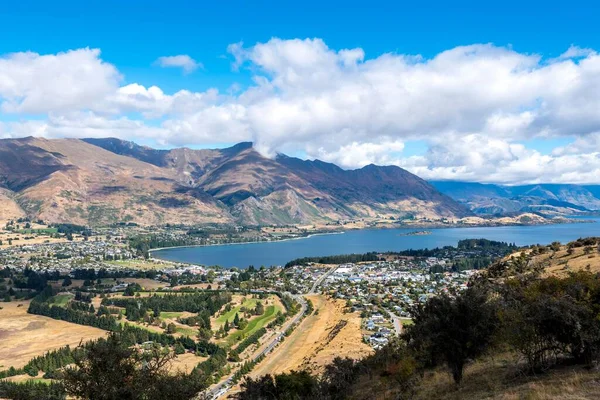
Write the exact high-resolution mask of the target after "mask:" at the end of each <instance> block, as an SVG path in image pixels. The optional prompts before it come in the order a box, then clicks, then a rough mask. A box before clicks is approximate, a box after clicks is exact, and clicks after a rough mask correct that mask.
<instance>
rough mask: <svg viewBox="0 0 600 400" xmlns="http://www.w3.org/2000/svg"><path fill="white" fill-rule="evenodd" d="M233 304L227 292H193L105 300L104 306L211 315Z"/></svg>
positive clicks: (103, 301) (103, 300)
mask: <svg viewBox="0 0 600 400" xmlns="http://www.w3.org/2000/svg"><path fill="white" fill-rule="evenodd" d="M230 302H231V293H227V292H193V293H185V294H165V295H162V296H159V295H157V294H154V295H152V296H149V297H139V298H135V299H130V298H129V299H128V298H109V297H107V298H104V299H102V305H106V306H109V305H110V306H117V307H123V308H127V307H130V306H132V305H133V306H135V307H139V308H140V309H142V310H157V311H158V312H161V311H168V312H181V311H187V312H192V313H198V312H201V311H207V312H208V313H210V315H213V314H214V313H216V312H217V311H218V310H219V309H220V308H221V307H222V306H224V305H225V304H227V303H230Z"/></svg>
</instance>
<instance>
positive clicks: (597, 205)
mask: <svg viewBox="0 0 600 400" xmlns="http://www.w3.org/2000/svg"><path fill="white" fill-rule="evenodd" d="M430 183H431V184H432V185H433V186H434V187H435V188H436V189H438V190H439V191H440V192H442V193H444V194H446V195H447V196H450V197H452V198H453V199H454V200H456V201H458V202H459V203H461V204H463V205H465V206H466V207H468V208H469V210H471V211H472V212H474V213H475V214H478V215H501V214H515V213H524V212H534V213H539V214H541V215H545V216H556V215H563V216H565V215H575V214H581V213H586V212H590V211H597V210H600V186H598V185H566V184H565V185H561V184H539V185H521V186H503V185H493V184H482V183H476V182H459V181H431V182H430Z"/></svg>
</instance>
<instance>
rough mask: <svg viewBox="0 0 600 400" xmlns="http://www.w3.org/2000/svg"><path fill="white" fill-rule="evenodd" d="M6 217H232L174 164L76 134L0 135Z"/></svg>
mask: <svg viewBox="0 0 600 400" xmlns="http://www.w3.org/2000/svg"><path fill="white" fill-rule="evenodd" d="M0 181H1V182H2V186H4V191H5V193H4V197H8V198H10V199H12V200H13V201H14V202H15V203H16V204H18V206H19V207H15V204H14V203H13V206H12V207H11V206H10V204H11V203H8V204H9V206H8V207H7V206H4V204H5V201H3V202H2V203H3V209H9V210H11V211H10V214H9V211H6V215H7V216H11V215H12V216H13V217H17V216H21V215H22V214H23V213H25V214H27V215H28V216H30V217H34V218H41V219H43V220H45V221H49V222H70V223H77V224H90V225H103V224H111V223H115V222H130V221H131V222H137V223H143V224H159V223H181V222H189V223H209V222H229V221H231V220H232V219H231V216H230V215H229V212H228V211H227V209H226V208H224V207H223V206H222V205H221V204H219V203H218V202H217V201H216V200H215V199H213V198H211V197H210V196H206V195H205V194H203V193H196V192H192V193H190V192H189V191H188V189H187V188H185V187H183V186H182V185H181V184H179V183H178V182H177V179H176V176H175V174H174V173H173V172H172V171H169V170H166V169H163V168H159V167H157V166H154V165H151V164H148V163H145V162H141V161H139V160H136V159H134V158H131V157H125V156H121V155H117V154H115V153H112V152H109V151H106V150H103V149H101V148H98V147H97V146H94V145H91V144H88V143H86V142H83V141H81V140H76V139H58V140H46V139H37V138H26V139H16V140H2V141H0Z"/></svg>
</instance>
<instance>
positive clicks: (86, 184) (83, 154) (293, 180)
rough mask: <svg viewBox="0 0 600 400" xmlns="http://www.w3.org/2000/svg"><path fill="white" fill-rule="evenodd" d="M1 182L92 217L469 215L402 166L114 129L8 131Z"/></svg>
mask: <svg viewBox="0 0 600 400" xmlns="http://www.w3.org/2000/svg"><path fill="white" fill-rule="evenodd" d="M0 188H3V189H4V192H3V193H1V194H0V195H1V196H2V197H1V200H2V204H3V208H2V209H3V210H5V211H3V212H4V213H7V214H8V213H10V214H11V215H13V214H14V215H19V214H20V213H25V214H27V215H29V216H31V217H35V218H42V219H44V220H47V221H49V222H72V223H82V224H83V223H85V224H90V225H105V224H111V223H115V222H129V221H131V222H136V223H140V224H146V225H147V224H162V223H185V224H203V223H224V224H229V223H239V224H245V225H259V224H306V223H317V222H320V223H322V222H328V221H335V220H339V219H348V218H369V217H381V216H383V217H385V218H387V217H393V218H395V219H401V218H413V217H427V218H434V219H435V218H443V217H461V216H464V215H466V214H468V212H467V211H466V209H465V208H464V207H463V206H461V205H459V204H458V203H456V202H455V201H454V200H452V199H450V198H449V197H447V196H445V195H443V194H441V193H439V192H438V191H437V190H436V189H435V188H433V187H432V186H431V185H429V184H428V183H427V182H425V181H423V180H422V179H420V178H418V177H417V176H415V175H413V174H410V173H409V172H407V171H405V170H403V169H401V168H398V167H378V166H375V165H370V166H367V167H364V168H361V169H358V170H343V169H341V168H339V167H337V166H335V165H333V164H328V163H323V162H320V161H302V160H299V159H296V158H291V157H286V156H280V157H278V158H276V159H270V158H267V157H264V156H262V155H261V154H260V153H258V152H257V151H255V150H254V149H253V148H252V144H251V143H240V144H238V145H235V146H233V147H230V148H226V149H207V150H193V149H188V148H178V149H172V150H156V149H152V148H149V147H146V146H139V145H137V144H135V143H133V142H127V141H122V140H119V139H110V138H109V139H85V140H78V139H56V140H47V139H39V138H24V139H6V140H0ZM4 204H6V206H4ZM17 205H18V207H16V206H17Z"/></svg>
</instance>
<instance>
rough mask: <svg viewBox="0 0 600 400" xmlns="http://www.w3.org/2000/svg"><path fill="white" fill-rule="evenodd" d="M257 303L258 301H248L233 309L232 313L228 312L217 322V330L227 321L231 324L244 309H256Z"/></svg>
mask: <svg viewBox="0 0 600 400" xmlns="http://www.w3.org/2000/svg"><path fill="white" fill-rule="evenodd" d="M257 302H258V299H247V300H246V301H245V302H243V303H242V304H240V305H239V306H237V307H234V308H232V309H231V311H228V312H226V313H225V314H223V315H221V316H220V317H218V318H217V319H216V320H215V322H216V328H217V329H219V328H220V327H221V325H223V324H225V321H229V322H230V323H231V322H232V321H233V319H234V318H235V314H237V313H239V312H240V309H241V308H242V307H246V308H247V309H250V308H254V307H256V303H257ZM240 317H241V316H240Z"/></svg>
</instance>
